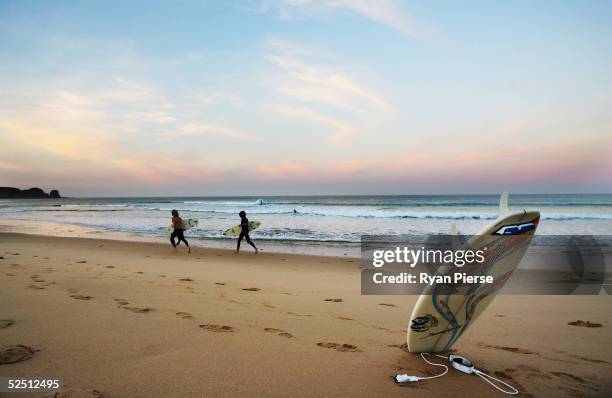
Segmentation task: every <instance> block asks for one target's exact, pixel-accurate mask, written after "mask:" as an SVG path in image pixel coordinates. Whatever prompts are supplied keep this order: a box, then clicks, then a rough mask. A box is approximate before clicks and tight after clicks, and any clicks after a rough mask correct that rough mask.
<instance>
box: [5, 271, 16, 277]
mask: <svg viewBox="0 0 612 398" xmlns="http://www.w3.org/2000/svg"><path fill="white" fill-rule="evenodd" d="M4 275H6V276H15V274H11V273H10V272H7V273H6V274H4Z"/></svg>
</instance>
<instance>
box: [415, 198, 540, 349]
mask: <svg viewBox="0 0 612 398" xmlns="http://www.w3.org/2000/svg"><path fill="white" fill-rule="evenodd" d="M500 213H501V214H500V216H499V218H498V219H497V220H495V222H494V223H492V224H491V225H490V226H488V227H487V228H485V229H484V230H483V231H482V232H480V233H479V234H477V235H474V237H472V238H471V239H470V240H468V242H466V243H465V245H464V247H463V249H471V250H479V249H482V248H485V247H486V248H487V249H486V251H485V253H486V254H485V260H484V261H483V262H482V263H474V264H470V265H466V266H464V267H463V268H462V269H458V268H456V267H454V266H452V269H450V267H449V268H448V269H445V270H442V269H440V270H439V272H438V274H444V273H447V272H465V273H468V274H477V275H491V276H493V278H494V283H493V284H482V285H479V286H473V285H469V286H461V285H457V286H453V287H452V289H451V291H450V292H449V290H448V285H446V288H445V289H443V286H442V285H438V284H434V285H432V286H428V287H427V288H426V289H425V291H424V292H423V294H421V296H420V297H419V298H418V300H417V303H416V304H415V306H414V309H413V311H412V315H411V317H410V324H409V325H408V335H407V343H408V350H409V351H410V352H442V351H448V350H449V349H450V348H451V347H452V346H453V344H454V343H455V342H457V340H458V339H459V337H461V335H462V334H463V333H464V332H465V331H466V330H467V329H468V327H470V326H471V325H473V324H474V322H475V321H476V319H477V318H478V317H479V316H480V314H482V312H483V311H484V310H485V309H486V308H487V306H488V305H489V304H490V303H491V302H492V301H493V299H494V298H495V295H496V294H497V293H498V292H499V290H500V289H501V288H502V287H503V286H504V285H505V284H506V282H507V281H508V280H509V279H510V277H511V276H512V273H513V272H514V271H515V270H516V268H517V267H518V265H519V263H520V261H521V259H522V258H523V256H524V254H525V252H526V251H527V248H528V246H529V244H530V243H531V239H532V237H533V235H534V233H535V230H536V228H537V225H538V222H539V220H540V213H539V212H537V211H520V212H514V213H512V212H509V210H508V195H507V193H504V194H502V197H501V200H500ZM443 290H444V291H443Z"/></svg>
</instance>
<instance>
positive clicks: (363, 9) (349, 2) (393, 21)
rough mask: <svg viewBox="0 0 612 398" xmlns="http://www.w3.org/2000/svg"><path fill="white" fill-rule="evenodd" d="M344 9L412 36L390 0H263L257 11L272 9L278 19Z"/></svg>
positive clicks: (413, 29) (411, 29)
mask: <svg viewBox="0 0 612 398" xmlns="http://www.w3.org/2000/svg"><path fill="white" fill-rule="evenodd" d="M337 10H344V11H348V12H352V13H355V14H358V15H361V16H362V17H365V18H367V19H370V20H371V21H374V22H377V23H380V24H382V25H385V26H387V27H389V28H391V29H394V30H397V31H400V32H402V33H404V34H408V35H415V34H416V27H415V24H414V22H413V21H411V19H410V18H409V17H408V16H407V15H406V14H405V13H404V11H403V10H402V8H401V7H400V5H399V3H398V2H397V1H394V0H370V1H368V0H264V1H262V2H261V3H260V6H259V7H258V11H259V12H269V11H272V12H275V13H276V15H277V16H278V17H279V18H281V19H293V18H300V17H320V16H322V15H325V14H327V13H330V12H333V11H337Z"/></svg>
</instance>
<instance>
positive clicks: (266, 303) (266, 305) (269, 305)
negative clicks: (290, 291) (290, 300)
mask: <svg viewBox="0 0 612 398" xmlns="http://www.w3.org/2000/svg"><path fill="white" fill-rule="evenodd" d="M261 304H262V305H263V306H264V307H266V308H276V306H275V305H272V304H270V303H268V302H263V303H261Z"/></svg>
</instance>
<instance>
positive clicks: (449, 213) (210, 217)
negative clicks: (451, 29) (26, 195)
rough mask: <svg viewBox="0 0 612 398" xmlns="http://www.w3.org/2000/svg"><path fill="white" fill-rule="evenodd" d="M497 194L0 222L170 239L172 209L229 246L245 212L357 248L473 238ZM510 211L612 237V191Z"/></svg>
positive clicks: (35, 214) (57, 210)
mask: <svg viewBox="0 0 612 398" xmlns="http://www.w3.org/2000/svg"><path fill="white" fill-rule="evenodd" d="M498 201H499V196H497V195H402V196H265V197H254V196H253V197H246V196H228V197H148V198H147V197H140V198H139V197H131V198H65V199H59V200H53V199H45V200H0V220H2V219H4V220H32V221H47V222H52V223H61V224H71V225H76V226H83V227H89V228H94V229H96V230H101V231H113V232H124V233H130V234H138V235H145V236H150V237H165V236H167V232H166V227H167V226H168V224H169V223H170V211H171V210H172V209H176V210H178V211H179V212H180V214H181V217H183V218H197V219H199V226H198V227H197V228H195V229H192V230H190V231H188V233H187V236H188V237H189V238H191V239H196V240H197V239H202V240H206V241H219V242H223V241H229V239H230V238H227V237H224V236H223V231H224V230H225V229H227V228H229V227H231V226H233V225H235V224H238V223H239V217H238V212H239V211H241V210H244V211H245V212H246V213H247V216H248V217H249V219H250V220H252V221H254V220H257V221H261V223H262V226H261V228H259V229H257V230H255V231H253V232H252V237H253V239H256V240H259V241H260V242H265V241H268V242H276V243H292V242H307V243H322V244H325V243H329V244H335V245H337V244H343V243H345V244H357V243H359V242H360V240H361V236H362V235H382V234H391V235H393V234H429V233H448V232H449V231H450V228H451V225H452V224H456V226H457V228H458V230H459V232H460V233H463V234H473V233H476V232H478V231H479V230H480V229H481V228H483V227H484V226H486V225H487V224H488V222H489V220H493V219H495V218H496V216H497V209H498ZM510 208H511V209H514V210H521V209H527V210H539V211H540V212H541V214H542V217H541V223H540V226H539V228H538V234H549V235H569V234H593V235H609V234H610V233H611V232H612V194H571V195H570V194H568V195H559V194H555V195H510Z"/></svg>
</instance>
